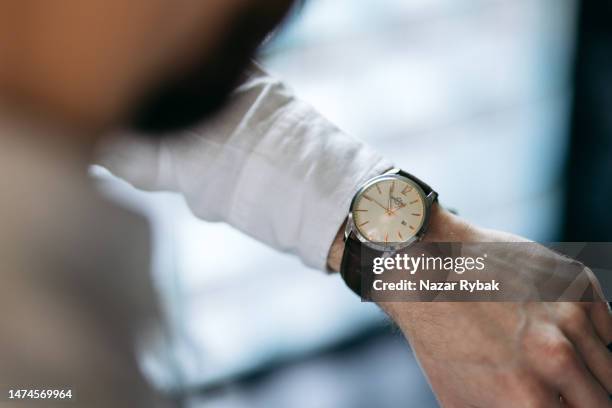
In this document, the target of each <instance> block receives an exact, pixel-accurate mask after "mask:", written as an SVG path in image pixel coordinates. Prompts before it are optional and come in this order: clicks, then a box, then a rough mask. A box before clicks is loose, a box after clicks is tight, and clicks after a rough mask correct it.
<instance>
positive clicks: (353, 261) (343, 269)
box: [340, 236, 381, 299]
mask: <svg viewBox="0 0 612 408" xmlns="http://www.w3.org/2000/svg"><path fill="white" fill-rule="evenodd" d="M380 254H381V253H380V251H376V250H374V249H372V248H369V247H367V246H365V245H363V244H362V243H361V242H360V241H359V240H358V239H357V238H355V237H353V236H349V237H348V238H347V239H346V241H345V243H344V254H343V256H342V263H341V264H340V275H341V276H342V279H344V282H345V283H346V285H347V286H348V287H349V288H350V289H351V290H352V291H353V292H355V294H356V295H357V296H359V297H361V298H364V299H365V298H367V297H368V296H367V293H362V290H361V283H362V276H363V275H362V268H366V267H368V265H371V264H372V262H374V258H375V257H377V256H380ZM364 272H365V271H364Z"/></svg>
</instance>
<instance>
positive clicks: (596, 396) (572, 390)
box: [560, 358, 612, 408]
mask: <svg viewBox="0 0 612 408" xmlns="http://www.w3.org/2000/svg"><path fill="white" fill-rule="evenodd" d="M564 366H565V367H564V369H563V370H562V372H563V373H564V374H563V375H562V377H563V378H562V380H561V382H560V384H561V389H560V392H561V395H562V397H563V400H564V401H565V402H566V404H567V405H569V406H571V407H598V408H605V407H608V408H610V407H612V403H611V402H610V399H609V397H608V393H607V392H606V391H605V390H604V389H603V387H602V386H601V385H600V384H599V382H598V381H597V380H595V378H594V377H593V376H592V375H591V373H590V372H589V370H587V368H586V367H585V365H584V364H582V363H581V362H580V361H579V360H578V358H576V360H575V361H573V362H569V361H568V362H567V363H566V364H564Z"/></svg>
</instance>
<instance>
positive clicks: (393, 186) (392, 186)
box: [387, 181, 395, 212]
mask: <svg viewBox="0 0 612 408" xmlns="http://www.w3.org/2000/svg"><path fill="white" fill-rule="evenodd" d="M394 189H395V181H392V182H391V186H389V207H387V211H388V212H391V195H392V194H393V190H394Z"/></svg>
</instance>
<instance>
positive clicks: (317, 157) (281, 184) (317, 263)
mask: <svg viewBox="0 0 612 408" xmlns="http://www.w3.org/2000/svg"><path fill="white" fill-rule="evenodd" d="M99 163H100V164H102V165H103V166H105V167H107V168H108V169H109V170H110V171H111V172H113V173H114V174H115V175H117V176H119V177H121V178H123V179H125V180H127V181H128V182H130V183H131V184H133V185H134V186H135V187H137V188H140V189H145V190H153V191H160V190H165V191H175V192H177V193H179V194H182V195H183V196H184V197H185V200H186V202H187V204H188V205H189V207H190V209H191V211H192V212H193V213H194V214H195V215H196V216H197V217H200V218H202V219H204V220H208V221H223V222H226V223H228V224H230V225H232V226H234V227H235V228H237V229H239V230H241V231H243V232H244V233H246V234H248V235H250V236H252V237H254V238H255V239H257V240H259V241H261V242H263V243H265V244H268V245H270V246H272V247H274V248H276V249H278V250H281V251H287V252H291V253H293V254H296V255H297V256H299V257H300V258H301V259H302V261H303V262H304V263H305V264H306V265H308V266H311V267H314V268H318V269H325V267H326V260H327V255H328V252H329V249H330V246H331V244H332V242H333V240H334V237H335V236H336V233H337V232H338V229H339V228H340V226H341V225H342V223H343V222H344V220H345V218H346V216H347V213H348V209H349V205H350V200H351V198H352V196H353V194H354V193H355V191H356V190H357V188H358V187H359V186H360V185H361V184H362V183H363V182H364V181H365V180H367V179H369V178H371V177H373V176H375V175H378V174H380V173H382V172H383V171H385V170H386V169H389V168H390V167H391V166H392V164H391V163H390V162H389V161H388V160H386V159H385V158H384V157H382V156H381V155H380V154H378V153H377V152H376V151H374V150H373V149H371V148H370V147H368V146H367V145H365V144H364V143H363V142H361V141H360V140H358V139H356V138H354V137H351V136H348V135H346V134H345V133H343V132H342V131H340V130H339V129H337V128H336V127H335V126H334V125H333V124H331V123H330V122H329V121H328V120H326V119H325V118H323V117H322V116H321V115H320V114H319V113H317V112H316V111H315V110H314V109H312V108H311V107H310V106H308V105H307V104H305V103H304V102H302V101H300V100H298V99H296V98H295V97H294V95H293V94H292V93H291V91H290V90H288V89H287V88H286V87H285V86H284V85H283V84H282V83H281V82H279V81H277V80H275V79H273V78H271V77H270V76H268V75H266V74H265V73H264V72H262V71H261V70H259V69H258V68H256V67H254V68H253V69H252V72H251V74H250V76H249V77H248V79H247V80H246V81H245V82H244V83H243V84H242V85H241V86H240V87H239V88H238V89H237V90H236V91H235V93H234V95H233V97H232V99H231V101H230V103H229V104H228V106H227V107H226V108H225V109H224V111H222V112H221V113H220V114H218V115H217V116H215V117H214V118H213V119H211V120H209V121H207V122H206V123H205V124H202V125H200V126H198V127H196V128H194V129H193V130H191V131H187V132H184V133H183V134H181V135H172V136H168V137H165V138H163V139H158V140H154V139H152V138H149V137H146V136H139V135H120V136H118V137H114V138H112V139H111V140H110V141H108V142H106V144H105V145H103V146H102V147H101V149H100V156H99Z"/></svg>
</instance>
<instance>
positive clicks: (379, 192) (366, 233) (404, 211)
mask: <svg viewBox="0 0 612 408" xmlns="http://www.w3.org/2000/svg"><path fill="white" fill-rule="evenodd" d="M425 211H426V206H425V194H424V193H423V190H421V188H420V187H419V186H418V185H417V184H416V183H415V182H413V181H412V180H410V179H408V178H405V177H402V176H397V175H388V176H381V177H378V178H376V179H374V180H373V181H372V182H370V183H369V184H367V185H366V186H365V187H364V188H363V189H362V190H361V191H360V192H359V193H358V194H357V196H356V197H355V201H354V202H353V207H352V214H353V222H354V224H355V227H356V228H357V231H358V232H359V234H360V235H361V236H362V237H363V238H365V239H366V240H367V241H370V242H372V243H375V244H382V245H388V244H401V243H406V242H408V241H410V240H411V239H413V238H414V236H415V235H416V234H418V232H419V231H420V230H421V227H422V226H423V223H424V221H425Z"/></svg>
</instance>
